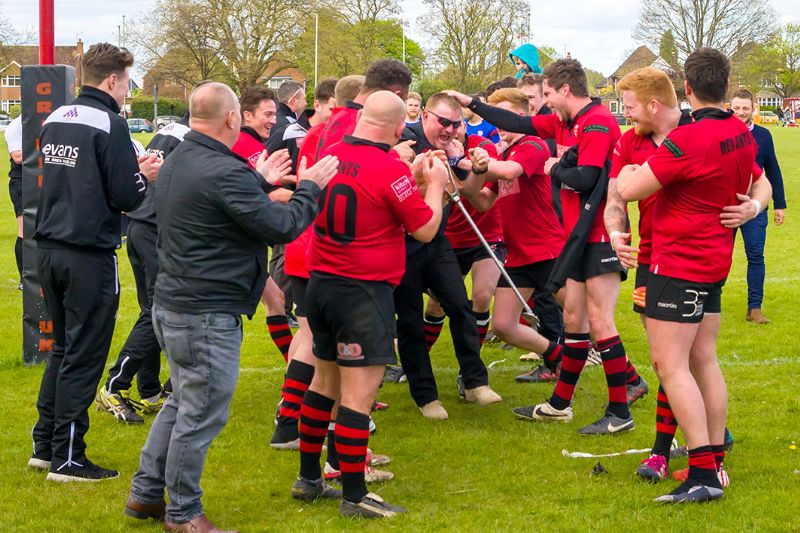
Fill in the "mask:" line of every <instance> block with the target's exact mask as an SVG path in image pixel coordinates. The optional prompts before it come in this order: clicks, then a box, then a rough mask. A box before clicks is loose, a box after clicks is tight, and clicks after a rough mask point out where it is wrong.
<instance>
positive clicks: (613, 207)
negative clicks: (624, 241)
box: [603, 179, 628, 233]
mask: <svg viewBox="0 0 800 533" xmlns="http://www.w3.org/2000/svg"><path fill="white" fill-rule="evenodd" d="M616 181H617V180H615V179H613V180H609V181H608V199H607V200H606V210H605V212H604V213H603V221H604V222H605V225H606V231H608V232H609V233H611V232H612V231H619V232H622V233H624V232H625V231H626V230H627V225H628V215H627V213H626V212H625V205H626V204H625V201H624V200H623V199H622V198H620V196H619V193H618V192H617V184H616Z"/></svg>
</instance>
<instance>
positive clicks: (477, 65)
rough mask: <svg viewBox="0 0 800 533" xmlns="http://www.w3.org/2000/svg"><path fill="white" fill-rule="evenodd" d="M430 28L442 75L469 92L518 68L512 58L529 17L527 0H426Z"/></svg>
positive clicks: (427, 25) (428, 27) (427, 28)
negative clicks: (510, 53)
mask: <svg viewBox="0 0 800 533" xmlns="http://www.w3.org/2000/svg"><path fill="white" fill-rule="evenodd" d="M424 2H425V6H426V7H427V8H428V10H429V15H428V18H427V20H426V24H425V31H426V32H427V33H428V34H429V35H430V36H431V37H432V39H433V41H434V42H435V44H436V50H435V53H434V56H435V59H436V60H437V61H438V62H439V64H440V66H441V67H442V76H443V77H444V78H445V79H446V80H447V81H448V82H449V83H451V84H453V85H454V86H455V87H457V88H459V89H460V90H463V91H474V90H478V89H481V88H483V87H485V86H486V85H487V84H488V83H490V82H492V81H494V80H497V79H499V78H500V77H502V75H503V74H507V73H511V72H513V71H514V70H515V69H514V68H513V66H512V65H511V63H510V62H509V59H508V54H509V52H511V50H512V49H513V47H514V43H515V37H516V36H519V35H524V34H525V32H526V31H527V24H528V21H527V20H525V19H524V17H520V16H519V13H522V12H524V11H525V8H526V3H525V2H524V1H522V0H424Z"/></svg>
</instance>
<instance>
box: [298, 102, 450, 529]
mask: <svg viewBox="0 0 800 533" xmlns="http://www.w3.org/2000/svg"><path fill="white" fill-rule="evenodd" d="M404 118H405V104H404V103H403V101H402V100H401V99H400V98H399V97H398V96H396V95H395V94H393V93H391V92H389V91H377V92H374V93H373V94H371V95H370V96H369V97H368V98H367V99H366V102H365V104H364V108H363V109H362V110H361V111H360V112H359V119H358V122H357V123H356V127H355V130H354V131H353V134H352V135H345V136H344V138H343V140H342V142H340V143H337V144H335V145H333V146H332V147H330V148H328V149H327V151H326V152H323V155H327V157H330V156H331V155H333V156H336V157H337V158H338V159H339V161H340V163H339V172H338V174H336V176H335V177H334V178H333V180H332V181H331V183H330V185H329V187H328V189H327V191H326V193H325V199H324V202H323V203H322V207H321V210H320V214H319V216H318V217H317V220H316V222H315V226H314V234H313V241H312V245H311V247H310V252H309V257H308V268H309V271H310V272H311V278H310V280H309V282H308V289H307V293H306V303H307V305H308V309H307V311H308V323H309V325H310V327H311V331H312V333H313V335H314V355H315V357H316V372H315V374H314V378H313V380H312V381H311V386H310V387H309V389H308V391H307V392H306V393H305V395H304V397H303V404H302V406H301V407H300V424H299V429H300V475H299V476H298V477H297V479H296V480H295V482H294V485H293V486H292V497H293V498H295V499H299V500H305V501H312V500H316V499H318V498H334V499H338V498H342V501H341V505H340V507H339V512H340V513H341V514H342V515H345V516H360V517H367V518H380V517H390V516H394V515H395V514H397V513H399V512H403V511H405V508H403V507H400V506H397V505H391V504H389V503H387V502H385V501H384V500H383V499H382V498H381V497H380V496H378V495H377V494H374V493H371V492H369V491H368V490H367V485H366V482H365V479H364V464H365V461H366V455H367V443H368V440H369V414H370V410H371V408H372V404H373V402H374V401H375V396H376V394H377V392H378V386H379V385H380V383H381V380H382V379H383V372H384V369H385V367H386V365H387V364H389V363H396V361H397V357H396V355H395V353H394V337H395V322H394V300H393V298H392V291H393V289H394V287H395V286H396V285H397V284H398V283H399V282H400V279H401V278H402V277H403V272H404V270H405V238H404V231H406V232H408V233H409V234H411V235H412V236H414V238H415V239H418V240H420V241H422V242H427V241H430V240H431V239H432V238H433V237H434V236H435V235H436V231H437V229H438V227H439V224H440V222H441V218H442V194H443V191H444V184H445V182H446V180H447V170H446V168H445V167H444V164H443V163H441V161H439V160H438V159H436V158H431V157H424V158H423V160H421V161H420V163H419V164H421V165H422V167H423V177H424V181H425V184H426V185H427V191H426V193H425V196H424V199H423V196H422V195H421V194H420V192H419V191H418V189H417V184H416V182H415V180H414V178H413V177H412V175H411V170H410V169H409V168H408V166H406V165H405V164H404V163H402V162H401V161H400V160H399V159H398V158H397V157H396V156H393V155H390V154H389V151H390V150H391V148H392V146H393V145H394V144H396V143H397V140H398V139H399V138H400V135H401V134H402V131H403V128H404ZM337 401H338V402H339V409H338V414H337V416H336V424H335V429H334V442H335V444H336V449H337V452H338V455H339V468H340V470H341V478H340V479H341V482H342V491H339V490H336V489H333V488H331V487H330V486H329V485H328V484H327V483H325V481H324V480H323V478H322V471H321V468H320V454H321V452H322V443H323V441H324V439H325V436H326V434H327V428H328V424H329V423H330V420H331V410H332V409H333V406H334V404H335V403H336V402H337Z"/></svg>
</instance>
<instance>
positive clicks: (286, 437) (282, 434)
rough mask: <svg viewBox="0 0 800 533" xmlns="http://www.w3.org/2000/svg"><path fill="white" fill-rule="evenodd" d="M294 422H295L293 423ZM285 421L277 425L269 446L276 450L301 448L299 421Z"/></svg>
mask: <svg viewBox="0 0 800 533" xmlns="http://www.w3.org/2000/svg"><path fill="white" fill-rule="evenodd" d="M292 422H294V423H292ZM292 422H283V423H280V424H278V425H277V426H275V431H274V432H273V433H272V438H271V439H270V441H269V447H270V448H272V449H274V450H299V449H300V432H299V431H298V430H297V421H296V420H293V421H292Z"/></svg>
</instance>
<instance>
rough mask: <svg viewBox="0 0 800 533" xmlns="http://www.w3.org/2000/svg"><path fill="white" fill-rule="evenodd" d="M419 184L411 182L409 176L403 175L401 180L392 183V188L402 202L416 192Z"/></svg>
mask: <svg viewBox="0 0 800 533" xmlns="http://www.w3.org/2000/svg"><path fill="white" fill-rule="evenodd" d="M416 189H417V186H416V185H415V184H413V183H412V182H411V180H410V179H409V177H408V176H403V177H402V178H400V179H399V180H397V181H395V182H394V183H392V190H393V191H394V194H395V196H397V199H398V200H400V201H401V202H403V201H405V200H406V199H407V198H408V197H409V196H411V195H412V194H414V191H415V190H416Z"/></svg>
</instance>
